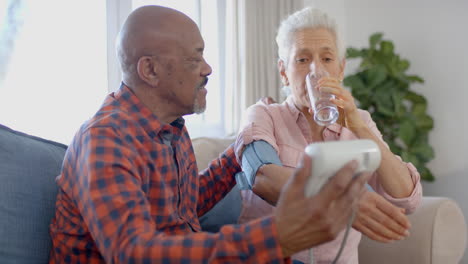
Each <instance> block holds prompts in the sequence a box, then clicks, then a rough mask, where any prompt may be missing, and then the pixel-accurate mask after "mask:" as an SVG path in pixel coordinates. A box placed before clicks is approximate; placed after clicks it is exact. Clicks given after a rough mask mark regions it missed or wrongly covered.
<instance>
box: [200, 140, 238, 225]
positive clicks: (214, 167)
mask: <svg viewBox="0 0 468 264" xmlns="http://www.w3.org/2000/svg"><path fill="white" fill-rule="evenodd" d="M241 170H242V168H241V167H240V165H239V164H238V163H237V159H236V155H235V152H234V144H231V145H230V146H229V147H228V148H227V149H226V150H225V151H224V153H222V154H221V155H220V156H219V158H218V159H215V160H213V161H212V162H211V163H210V165H209V166H208V168H206V169H205V170H204V171H202V172H201V173H200V175H199V179H200V188H199V194H198V208H197V211H198V215H199V216H201V215H204V214H205V213H206V212H208V211H209V210H210V209H211V208H213V206H215V204H216V203H217V202H218V201H220V200H221V199H222V198H223V197H224V196H225V195H226V194H227V193H228V192H229V191H230V190H231V189H232V187H234V185H235V184H236V180H235V174H236V173H237V172H239V171H241Z"/></svg>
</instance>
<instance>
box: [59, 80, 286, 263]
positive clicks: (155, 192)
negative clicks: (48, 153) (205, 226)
mask: <svg viewBox="0 0 468 264" xmlns="http://www.w3.org/2000/svg"><path fill="white" fill-rule="evenodd" d="M239 170H240V167H239V165H238V164H237V162H236V158H235V154H234V151H233V148H232V146H231V147H229V148H228V149H227V150H226V151H225V152H224V153H223V154H222V155H221V156H220V157H219V158H218V159H216V160H214V161H212V162H211V164H210V166H209V167H208V169H206V170H205V171H203V172H202V173H200V174H198V169H197V165H196V162H195V156H194V152H193V148H192V144H191V141H190V138H189V135H188V133H187V130H186V128H185V126H184V120H183V119H182V118H179V119H177V120H176V121H174V122H173V123H171V124H163V123H161V122H160V121H159V120H158V118H157V117H156V116H155V115H154V114H153V113H152V112H151V111H150V110H149V109H148V108H147V107H145V106H144V105H143V104H142V103H141V101H139V99H138V98H137V97H136V96H135V95H134V94H133V92H132V91H131V90H130V89H129V88H128V87H126V86H124V85H122V87H121V88H120V90H119V91H118V92H116V93H113V94H110V95H109V96H108V97H107V98H106V100H105V102H104V104H103V106H102V107H101V109H100V110H99V111H98V112H97V114H96V115H95V116H94V117H93V118H92V119H90V120H89V121H88V122H86V123H85V124H84V125H83V126H82V127H81V128H80V130H79V132H78V133H77V134H76V136H75V138H74V141H73V142H72V144H71V145H70V146H69V148H68V150H67V153H66V155H65V159H64V163H63V168H62V173H61V175H60V176H59V177H58V178H57V184H58V186H59V193H58V196H57V202H56V214H55V217H54V219H53V222H52V224H51V228H50V233H51V236H52V242H53V248H52V251H51V258H50V263H104V262H108V263H117V262H118V263H282V262H283V258H282V253H281V248H280V246H279V244H278V241H277V233H276V227H275V225H274V221H273V219H272V218H271V217H266V218H262V219H259V220H256V221H254V222H251V223H249V224H246V225H227V226H224V227H223V228H221V230H220V232H219V233H206V232H201V228H200V223H199V220H198V216H200V215H203V214H204V213H206V212H207V211H208V210H209V209H211V208H212V207H213V206H214V205H215V204H216V203H217V202H218V201H219V200H220V199H222V197H224V195H225V194H226V193H227V192H228V191H229V190H230V189H231V188H232V187H233V186H234V184H235V180H234V179H235V178H234V174H235V173H236V172H238V171H239ZM288 261H289V260H288Z"/></svg>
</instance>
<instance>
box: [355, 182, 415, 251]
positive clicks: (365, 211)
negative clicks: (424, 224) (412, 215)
mask: <svg viewBox="0 0 468 264" xmlns="http://www.w3.org/2000/svg"><path fill="white" fill-rule="evenodd" d="M353 227H354V228H355V229H356V230H359V231H361V232H362V233H363V234H364V235H366V236H368V237H369V238H370V239H373V240H375V241H379V242H384V243H388V242H392V241H394V240H401V239H404V238H406V237H407V236H408V235H409V232H408V229H409V228H410V222H409V220H408V218H407V217H406V215H405V214H404V209H403V208H398V207H396V206H394V205H393V204H391V203H390V202H388V201H387V200H385V198H383V197H382V196H380V195H379V194H377V193H375V192H369V191H366V192H365V193H364V194H363V195H362V197H361V199H360V200H359V204H358V211H357V214H356V218H355V219H354V223H353Z"/></svg>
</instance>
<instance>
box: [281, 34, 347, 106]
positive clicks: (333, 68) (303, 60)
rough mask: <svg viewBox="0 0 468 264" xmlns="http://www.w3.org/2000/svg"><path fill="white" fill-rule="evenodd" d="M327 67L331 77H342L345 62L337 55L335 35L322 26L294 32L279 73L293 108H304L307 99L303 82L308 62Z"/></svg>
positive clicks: (308, 65) (322, 67)
mask: <svg viewBox="0 0 468 264" xmlns="http://www.w3.org/2000/svg"><path fill="white" fill-rule="evenodd" d="M312 63H314V64H315V67H316V68H321V69H324V70H326V71H327V72H328V73H329V74H330V77H334V78H337V79H342V77H343V70H344V63H343V62H342V61H340V60H339V58H338V51H337V47H336V42H335V37H334V36H333V34H331V33H330V31H328V30H327V29H325V28H317V29H303V30H299V31H297V32H295V33H294V35H293V40H292V46H291V48H290V50H289V61H288V64H287V65H286V67H285V69H284V70H283V71H281V70H280V74H281V75H282V76H283V78H284V77H286V78H287V80H288V81H289V86H290V87H291V91H292V95H293V98H294V102H295V104H296V107H298V108H299V109H300V110H305V111H307V108H309V105H310V104H309V99H308V96H307V88H306V85H305V78H306V75H307V74H308V73H309V71H310V65H311V64H312Z"/></svg>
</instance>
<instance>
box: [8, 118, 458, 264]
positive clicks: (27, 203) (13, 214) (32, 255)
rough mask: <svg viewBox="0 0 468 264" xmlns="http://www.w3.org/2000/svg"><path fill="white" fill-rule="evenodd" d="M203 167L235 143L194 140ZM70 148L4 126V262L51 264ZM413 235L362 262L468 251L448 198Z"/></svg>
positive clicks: (208, 226)
mask: <svg viewBox="0 0 468 264" xmlns="http://www.w3.org/2000/svg"><path fill="white" fill-rule="evenodd" d="M193 142H194V150H195V154H196V156H197V164H198V167H199V168H200V169H202V168H204V167H206V165H207V164H208V161H209V160H211V159H213V158H214V157H216V156H217V155H218V154H219V153H220V152H221V151H222V150H224V149H225V148H226V147H227V145H229V144H230V143H231V142H232V139H214V138H199V139H194V141H193ZM65 150H66V146H65V145H63V144H60V143H56V142H52V141H48V140H44V139H41V138H38V137H34V136H30V135H26V134H24V133H21V132H17V131H14V130H12V129H9V128H7V127H5V126H2V125H0V263H2V264H4V263H5V264H8V263H20V264H21V263H28V264H29V263H47V262H48V256H49V251H50V247H51V242H50V237H49V233H48V227H49V223H50V220H51V219H52V217H53V215H54V206H55V196H56V193H57V187H56V185H55V182H54V180H55V178H56V176H57V175H58V174H59V172H60V167H61V164H62V159H63V156H64V153H65ZM239 199H240V196H239V191H238V190H237V189H233V191H231V192H230V193H229V194H228V196H227V197H226V198H225V199H224V200H223V201H222V202H220V203H219V204H218V205H217V206H215V207H214V208H213V209H212V210H211V211H210V212H208V213H207V214H206V215H205V216H203V217H202V219H201V223H202V227H203V228H204V229H205V230H207V231H216V230H217V229H218V228H219V227H220V225H222V224H227V223H232V222H234V221H235V219H236V217H237V216H238V215H239V212H240V206H239V201H240V200H239ZM411 221H412V225H413V228H412V230H411V233H412V235H411V237H410V238H408V239H407V240H405V241H402V242H398V243H393V244H392V245H382V244H379V243H375V242H372V241H368V240H366V239H364V241H363V242H362V243H361V246H360V251H359V254H360V262H361V263H364V264H365V263H444V264H445V263H457V262H458V261H459V260H460V258H461V256H462V255H463V252H464V250H465V244H466V226H465V222H464V218H463V215H462V213H461V211H460V209H459V208H458V206H457V205H456V204H455V203H454V202H453V201H452V200H449V199H447V198H441V197H437V198H436V197H434V198H427V197H426V198H424V201H423V205H422V206H421V208H420V209H418V210H417V212H416V213H415V214H413V215H412V216H411Z"/></svg>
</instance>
